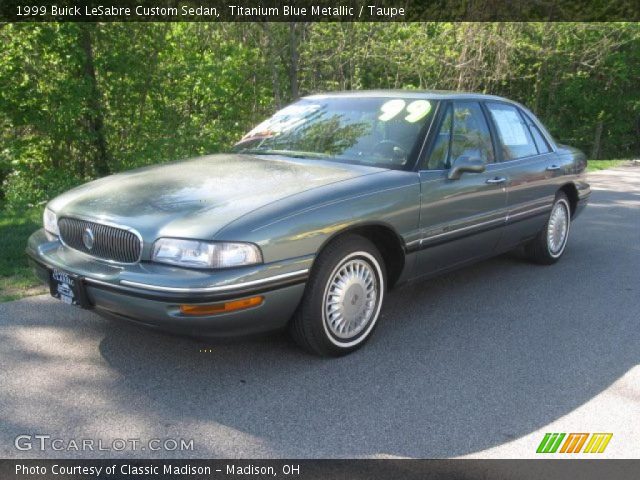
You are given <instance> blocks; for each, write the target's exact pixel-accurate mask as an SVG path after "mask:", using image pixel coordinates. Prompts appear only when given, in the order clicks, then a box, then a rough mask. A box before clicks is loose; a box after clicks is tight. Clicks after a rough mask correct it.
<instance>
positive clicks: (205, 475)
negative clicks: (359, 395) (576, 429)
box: [0, 459, 640, 480]
mask: <svg viewBox="0 0 640 480" xmlns="http://www.w3.org/2000/svg"><path fill="white" fill-rule="evenodd" d="M638 471H640V461H639V460H595V459H594V460H122V459H119V460H0V478H1V479H2V480H16V479H31V480H52V479H57V480H89V479H97V480H134V479H157V480H165V479H166V480H169V479H184V480H186V479H193V480H197V479H216V478H219V479H223V478H227V479H229V478H237V477H241V478H253V479H267V478H274V477H275V478H290V479H296V480H311V479H313V480H316V479H318V480H319V479H323V480H329V479H345V480H365V479H366V480H382V479H385V480H386V479H390V480H391V479H393V480H418V479H419V480H425V479H465V480H476V479H477V480H480V479H487V480H489V479H491V480H507V479H508V480H514V479H517V480H519V479H523V480H525V479H526V480H528V479H531V480H534V479H535V480H540V479H545V480H555V479H562V480H568V479H573V478H579V479H581V480H601V479H607V480H627V479H629V480H631V479H634V480H635V479H637V478H638V476H637V473H638Z"/></svg>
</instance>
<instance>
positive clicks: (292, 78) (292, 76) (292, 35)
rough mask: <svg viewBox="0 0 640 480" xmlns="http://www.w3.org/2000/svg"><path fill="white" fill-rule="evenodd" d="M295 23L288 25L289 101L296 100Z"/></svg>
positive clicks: (297, 54)
mask: <svg viewBox="0 0 640 480" xmlns="http://www.w3.org/2000/svg"><path fill="white" fill-rule="evenodd" d="M296 27H297V25H296V22H290V23H289V48H290V52H291V63H290V64H289V83H290V85H291V99H292V100H297V99H298V96H299V94H298V63H299V52H298V34H297V28H296Z"/></svg>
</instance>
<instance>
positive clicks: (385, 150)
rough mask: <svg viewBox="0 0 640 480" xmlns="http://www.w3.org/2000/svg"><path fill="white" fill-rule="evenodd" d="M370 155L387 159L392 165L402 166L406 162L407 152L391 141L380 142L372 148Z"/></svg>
mask: <svg viewBox="0 0 640 480" xmlns="http://www.w3.org/2000/svg"><path fill="white" fill-rule="evenodd" d="M372 153H377V154H379V155H382V156H385V157H389V158H390V159H391V160H393V162H394V163H400V164H403V163H405V162H406V161H407V153H408V152H407V151H406V150H405V149H404V147H403V146H402V145H401V144H400V143H398V142H395V141H393V140H381V141H379V142H378V143H376V144H375V145H374V146H373V149H372Z"/></svg>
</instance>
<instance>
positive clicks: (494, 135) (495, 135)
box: [480, 101, 504, 165]
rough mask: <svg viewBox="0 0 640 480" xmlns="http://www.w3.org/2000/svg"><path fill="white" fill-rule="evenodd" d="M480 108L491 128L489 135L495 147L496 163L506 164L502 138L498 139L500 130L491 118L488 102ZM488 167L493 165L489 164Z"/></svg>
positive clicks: (481, 104) (482, 103)
mask: <svg viewBox="0 0 640 480" xmlns="http://www.w3.org/2000/svg"><path fill="white" fill-rule="evenodd" d="M480 108H482V113H483V114H484V118H485V120H486V121H487V125H488V126H489V134H490V135H491V144H492V145H493V156H494V159H495V161H494V163H502V162H504V157H503V155H502V148H500V138H499V137H498V130H497V127H496V125H495V123H493V117H492V116H491V112H489V107H488V106H487V102H486V101H482V102H480ZM487 165H491V164H490V163H489V164H487Z"/></svg>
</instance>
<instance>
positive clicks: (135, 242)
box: [58, 218, 142, 263]
mask: <svg viewBox="0 0 640 480" xmlns="http://www.w3.org/2000/svg"><path fill="white" fill-rule="evenodd" d="M58 228H59V229H60V238H61V239H62V242H63V243H64V244H65V245H67V246H69V247H71V248H74V249H76V250H80V251H81V252H84V253H86V254H88V255H92V256H94V257H97V258H102V259H104V260H112V261H115V262H122V263H135V262H137V261H138V260H140V254H141V253H142V239H141V238H140V237H139V236H138V235H136V234H135V233H134V232H132V231H129V230H125V229H123V228H118V227H113V226H111V225H105V224H102V223H95V222H89V221H86V220H80V219H77V218H61V219H59V220H58ZM87 229H90V230H91V232H92V233H93V245H92V247H91V249H88V248H87V246H86V245H85V243H84V241H83V238H82V237H83V235H84V234H85V232H86V231H87Z"/></svg>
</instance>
